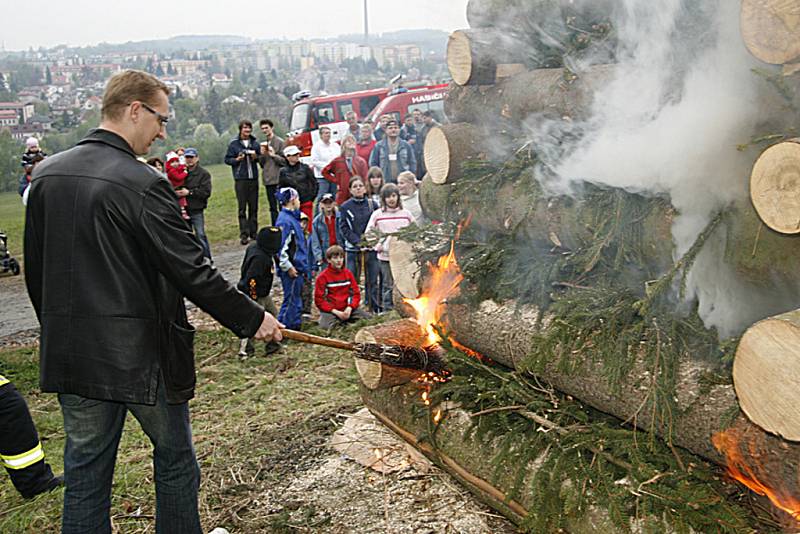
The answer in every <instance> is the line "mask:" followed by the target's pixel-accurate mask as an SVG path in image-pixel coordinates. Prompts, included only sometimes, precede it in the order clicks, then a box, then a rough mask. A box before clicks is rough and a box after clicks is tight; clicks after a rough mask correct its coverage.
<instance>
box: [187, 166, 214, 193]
mask: <svg viewBox="0 0 800 534" xmlns="http://www.w3.org/2000/svg"><path fill="white" fill-rule="evenodd" d="M201 170H202V172H201V173H200V176H198V178H197V187H194V188H192V189H189V192H190V193H191V195H192V196H193V197H196V198H199V199H201V200H208V198H209V197H210V196H211V173H209V172H208V171H207V170H205V169H201Z"/></svg>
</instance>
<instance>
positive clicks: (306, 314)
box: [300, 313, 311, 321]
mask: <svg viewBox="0 0 800 534" xmlns="http://www.w3.org/2000/svg"><path fill="white" fill-rule="evenodd" d="M300 318H301V319H303V320H304V321H310V320H311V314H310V313H304V314H303V315H301V316H300Z"/></svg>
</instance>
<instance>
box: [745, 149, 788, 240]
mask: <svg viewBox="0 0 800 534" xmlns="http://www.w3.org/2000/svg"><path fill="white" fill-rule="evenodd" d="M750 199H751V200H752V202H753V206H754V207H755V209H756V212H757V213H758V216H759V217H760V218H761V220H762V221H764V224H766V225H767V226H769V227H770V228H772V229H773V230H775V231H776V232H781V233H783V234H797V233H800V142H798V140H797V139H793V140H790V141H785V142H783V143H778V144H776V145H773V146H771V147H769V148H768V149H767V150H765V151H764V152H763V153H762V154H761V156H760V157H759V158H758V160H757V161H756V163H755V165H754V166H753V171H752V173H751V174H750Z"/></svg>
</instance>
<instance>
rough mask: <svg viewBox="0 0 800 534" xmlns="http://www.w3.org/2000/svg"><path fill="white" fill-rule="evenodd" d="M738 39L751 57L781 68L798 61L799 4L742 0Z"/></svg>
mask: <svg viewBox="0 0 800 534" xmlns="http://www.w3.org/2000/svg"><path fill="white" fill-rule="evenodd" d="M740 26H741V32H742V39H744V44H745V45H746V46H747V49H748V50H749V51H750V53H751V54H753V56H755V57H756V58H757V59H760V60H761V61H764V62H765V63H773V64H776V65H781V64H784V63H791V62H792V61H795V60H797V59H798V58H800V3H798V2H797V1H796V0H742V10H741V18H740Z"/></svg>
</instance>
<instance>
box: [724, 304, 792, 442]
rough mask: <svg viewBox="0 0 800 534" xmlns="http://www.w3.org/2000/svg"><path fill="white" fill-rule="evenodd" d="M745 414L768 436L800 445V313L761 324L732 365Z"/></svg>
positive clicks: (751, 331)
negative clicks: (773, 435) (798, 442)
mask: <svg viewBox="0 0 800 534" xmlns="http://www.w3.org/2000/svg"><path fill="white" fill-rule="evenodd" d="M733 384H734V386H735V387H736V396H737V397H738V398H739V406H741V408H742V411H743V412H744V413H745V414H746V415H747V417H748V418H750V420H751V421H753V422H754V423H755V424H757V425H758V426H760V427H761V428H763V429H764V430H766V431H768V432H772V433H773V434H777V435H779V436H782V437H783V438H785V439H788V440H792V441H800V388H798V385H800V310H795V311H791V312H788V313H784V314H782V315H778V316H776V317H770V318H768V319H764V320H763V321H759V322H758V323H756V324H754V325H753V326H751V327H750V328H749V329H748V330H747V332H745V334H744V335H743V336H742V340H741V341H740V342H739V347H738V348H737V350H736V358H735V359H734V361H733Z"/></svg>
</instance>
